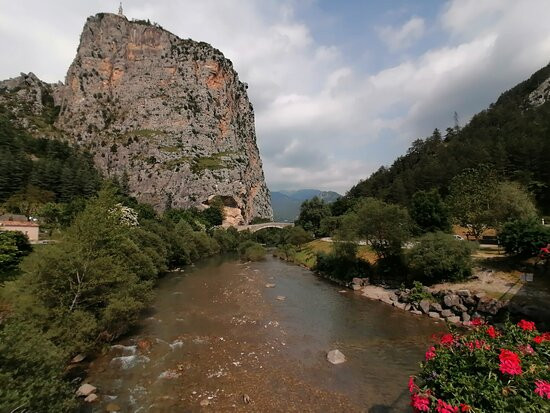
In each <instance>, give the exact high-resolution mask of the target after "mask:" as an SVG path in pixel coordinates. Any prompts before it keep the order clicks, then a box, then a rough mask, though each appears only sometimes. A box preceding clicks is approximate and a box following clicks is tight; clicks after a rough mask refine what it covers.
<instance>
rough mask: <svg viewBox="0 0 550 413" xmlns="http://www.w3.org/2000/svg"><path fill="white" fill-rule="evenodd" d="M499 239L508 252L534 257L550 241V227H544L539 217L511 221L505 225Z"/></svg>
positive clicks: (523, 256)
mask: <svg viewBox="0 0 550 413" xmlns="http://www.w3.org/2000/svg"><path fill="white" fill-rule="evenodd" d="M498 239H499V243H500V245H502V246H503V247H504V250H505V251H506V253H507V254H510V255H516V256H518V257H522V258H528V257H534V256H536V255H538V254H539V252H540V248H541V247H544V246H546V244H548V243H550V228H546V227H544V226H543V225H542V224H541V223H540V222H539V221H538V219H524V220H515V221H510V222H507V223H505V224H504V225H503V227H502V230H501V231H500V233H499V234H498Z"/></svg>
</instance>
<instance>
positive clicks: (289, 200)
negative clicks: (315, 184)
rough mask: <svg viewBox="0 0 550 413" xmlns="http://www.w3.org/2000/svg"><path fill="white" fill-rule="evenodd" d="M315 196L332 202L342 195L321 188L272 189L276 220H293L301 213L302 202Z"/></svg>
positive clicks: (272, 202)
mask: <svg viewBox="0 0 550 413" xmlns="http://www.w3.org/2000/svg"><path fill="white" fill-rule="evenodd" d="M315 196H317V197H319V198H321V199H322V200H324V201H325V202H327V203H331V202H334V201H336V200H337V199H339V198H340V197H341V196H342V195H340V194H338V193H337V192H334V191H321V190H319V189H298V190H280V191H271V204H272V205H273V218H274V220H275V221H285V222H293V221H294V220H295V219H296V218H298V215H299V214H300V206H301V205H302V203H303V202H304V201H306V200H308V199H311V198H313V197H315Z"/></svg>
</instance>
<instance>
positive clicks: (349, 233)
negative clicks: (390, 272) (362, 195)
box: [340, 198, 412, 259]
mask: <svg viewBox="0 0 550 413" xmlns="http://www.w3.org/2000/svg"><path fill="white" fill-rule="evenodd" d="M411 227H412V223H411V220H410V217H409V214H408V212H407V210H406V209H405V208H403V207H400V206H398V205H393V204H387V203H385V202H383V201H380V200H378V199H375V198H366V199H364V200H363V201H362V202H360V203H359V204H358V205H357V207H356V208H355V210H354V212H352V213H350V214H347V215H346V216H344V218H343V221H342V229H341V232H340V236H341V237H343V238H344V239H356V240H357V239H358V240H365V241H367V243H368V244H369V245H370V246H371V248H372V249H373V250H374V252H375V253H376V255H377V256H378V258H379V259H383V258H388V257H390V256H399V255H401V247H402V245H403V243H404V242H406V241H407V240H408V239H409V238H410V236H411Z"/></svg>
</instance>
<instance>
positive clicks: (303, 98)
mask: <svg viewBox="0 0 550 413" xmlns="http://www.w3.org/2000/svg"><path fill="white" fill-rule="evenodd" d="M117 5H118V3H116V4H115V3H113V2H112V1H107V0H97V1H86V2H74V1H70V0H59V1H57V2H56V7H55V8H54V7H51V3H50V2H43V1H39V0H27V2H24V3H23V2H13V1H8V0H0V36H2V42H0V54H1V55H2V56H7V57H8V58H5V59H4V60H3V62H2V65H1V66H0V78H6V77H9V76H15V75H18V74H19V72H20V71H34V72H35V73H36V74H37V75H38V76H39V77H41V78H43V79H45V80H47V81H57V80H60V79H63V78H64V75H65V72H66V70H67V68H68V66H69V64H70V62H71V60H72V58H73V56H74V54H75V52H76V47H77V44H78V38H79V34H80V31H81V29H82V26H83V24H84V20H85V17H87V16H88V15H90V14H94V13H96V12H99V11H109V10H112V11H114V10H113V9H114V8H116V6H117ZM295 6H296V3H295V1H294V0H287V1H283V2H281V1H277V0H261V1H260V0H238V1H237V0H235V1H231V0H202V1H200V2H198V1H191V0H187V1H177V0H165V1H162V2H161V1H158V2H153V1H149V0H133V1H132V2H131V3H130V2H129V1H128V2H127V5H126V10H125V12H126V14H127V15H128V16H129V17H135V18H149V19H151V20H152V21H156V22H159V23H160V24H161V25H162V26H164V27H165V28H166V29H168V30H170V31H172V32H173V33H175V34H177V35H179V36H180V37H183V38H188V37H190V38H193V39H196V40H203V41H206V42H209V43H211V44H212V45H213V46H214V47H216V48H218V49H220V50H222V51H223V53H224V54H225V55H226V56H227V57H228V58H230V59H231V60H232V61H233V63H234V66H235V68H236V70H237V71H238V73H239V76H240V78H241V80H243V81H245V82H247V83H248V84H249V89H248V92H249V95H250V98H251V100H252V103H253V105H254V108H255V112H256V126H257V135H258V144H259V146H260V150H261V154H262V158H263V160H264V167H265V172H266V178H267V181H268V184H269V185H270V186H272V187H274V188H276V189H280V188H290V189H292V188H300V187H302V188H303V187H318V188H322V189H333V190H337V191H339V192H343V191H345V190H346V189H348V188H349V187H350V186H351V185H352V184H354V183H356V182H357V181H358V180H359V179H361V178H365V177H367V176H368V175H369V174H370V173H371V172H373V171H374V170H376V169H377V168H378V166H379V165H380V164H382V163H388V162H390V161H391V160H392V159H393V158H394V157H395V156H396V155H398V154H400V153H402V152H404V151H405V149H406V147H407V145H408V144H409V142H411V141H412V140H413V139H415V138H417V137H420V136H426V135H428V134H429V133H431V130H433V128H435V127H439V128H445V127H446V126H448V125H450V124H452V122H453V120H452V114H453V112H454V111H457V112H458V113H459V116H460V119H461V121H462V122H465V121H467V120H468V119H469V118H470V116H472V115H473V114H474V113H476V112H478V111H479V110H481V109H483V108H484V107H486V106H487V105H488V104H489V103H490V102H491V101H494V100H495V98H496V97H497V96H498V95H499V94H500V93H501V92H502V91H503V90H505V89H508V88H510V87H511V86H513V85H514V84H516V83H517V82H519V81H521V80H523V79H525V78H526V77H527V76H529V75H530V74H531V73H532V72H534V71H535V70H537V69H538V68H540V67H542V66H544V65H545V64H546V63H548V60H549V59H550V26H549V25H548V24H547V22H548V21H550V2H548V1H547V0H526V1H522V2H517V1H513V0H484V1H481V2H480V1H478V0H453V1H449V2H448V3H447V4H446V6H445V7H444V8H443V9H442V11H441V14H440V15H438V16H436V18H435V21H431V20H428V19H427V18H426V19H424V18H423V17H422V16H418V17H414V16H413V17H411V18H410V19H409V20H408V21H407V22H406V23H405V24H404V25H402V26H400V27H398V26H395V25H393V26H387V27H385V28H382V29H379V30H378V34H379V35H380V36H382V38H383V39H385V41H386V42H387V43H388V44H389V45H390V47H393V48H394V49H395V50H397V49H398V48H400V47H406V46H410V45H411V44H412V42H414V41H416V42H423V41H424V40H425V39H427V38H428V37H429V36H437V39H436V40H437V41H433V40H434V38H430V40H432V41H431V42H429V44H438V45H439V46H437V47H433V48H432V49H429V50H426V51H425V52H424V53H422V54H419V55H416V56H414V55H410V54H409V55H407V56H398V55H396V54H390V55H388V56H389V57H391V59H389V60H391V61H393V62H395V61H397V63H395V64H393V65H392V66H387V67H384V68H382V69H381V70H378V71H376V72H368V71H367V70H366V69H365V68H364V67H362V66H361V65H360V64H358V63H355V62H357V61H360V59H354V57H355V56H349V55H348V56H345V55H344V53H343V50H342V49H341V48H340V47H339V45H338V44H327V43H326V42H320V41H319V40H318V36H316V35H315V33H314V32H313V31H312V28H311V26H310V25H309V24H308V22H307V20H303V19H300V18H298V17H297V14H296V13H295ZM302 7H303V4H302ZM59 10H63V14H61V13H59ZM366 32H368V28H367V29H366ZM340 40H341V41H342V39H340ZM370 41H371V42H372V43H369V41H368V39H367V40H366V41H365V42H364V44H363V49H361V50H359V49H358V50H357V54H360V55H361V56H364V55H368V56H371V57H372V58H373V59H374V58H376V59H379V60H381V61H382V60H384V58H387V57H388V56H385V55H382V56H377V55H376V53H375V44H376V43H377V42H376V41H375V39H370ZM380 53H384V52H380Z"/></svg>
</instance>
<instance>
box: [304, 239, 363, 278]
mask: <svg viewBox="0 0 550 413" xmlns="http://www.w3.org/2000/svg"><path fill="white" fill-rule="evenodd" d="M357 250H358V246H357V244H355V243H352V242H337V243H335V244H334V248H333V251H332V252H330V253H328V254H327V253H323V252H321V253H317V263H316V265H315V267H314V269H315V270H316V271H318V272H320V273H322V274H325V275H329V276H331V277H334V278H337V279H339V280H342V281H345V282H348V281H351V279H352V278H354V277H359V278H364V277H369V276H370V275H371V273H372V267H371V265H370V264H369V262H367V261H364V260H362V259H360V258H358V257H357Z"/></svg>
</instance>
